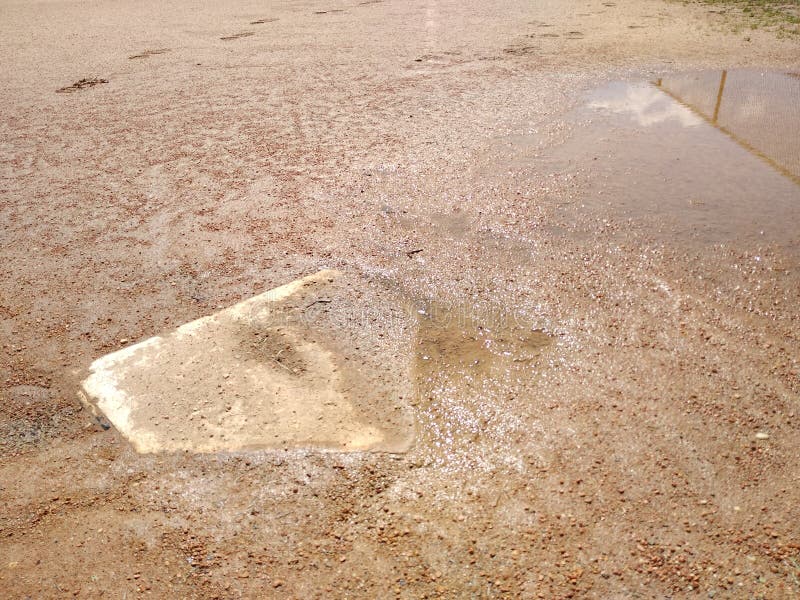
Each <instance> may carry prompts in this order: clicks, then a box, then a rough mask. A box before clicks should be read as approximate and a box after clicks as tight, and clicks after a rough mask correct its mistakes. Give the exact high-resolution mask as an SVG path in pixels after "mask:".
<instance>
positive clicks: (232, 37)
mask: <svg viewBox="0 0 800 600" xmlns="http://www.w3.org/2000/svg"><path fill="white" fill-rule="evenodd" d="M251 35H255V31H242V32H241V33H234V34H233V35H225V36H222V37H221V38H219V39H221V40H224V41H226V42H227V41H230V40H238V39H239V38H244V37H250V36H251Z"/></svg>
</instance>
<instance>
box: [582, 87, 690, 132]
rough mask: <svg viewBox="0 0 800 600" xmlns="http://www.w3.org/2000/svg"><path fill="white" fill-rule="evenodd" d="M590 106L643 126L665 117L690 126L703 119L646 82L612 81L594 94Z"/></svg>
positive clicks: (666, 119) (650, 124)
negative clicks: (622, 116) (625, 117)
mask: <svg viewBox="0 0 800 600" xmlns="http://www.w3.org/2000/svg"><path fill="white" fill-rule="evenodd" d="M589 108H593V109H599V110H605V111H609V112H612V113H616V114H624V115H628V116H630V117H631V118H632V119H633V120H634V121H635V122H636V123H638V124H639V125H641V126H642V127H650V126H652V125H656V124H658V123H664V122H668V121H672V122H675V123H679V124H680V125H683V126H684V127H692V126H695V125H699V124H700V123H702V122H703V120H702V119H701V118H700V117H698V116H697V115H696V114H694V113H693V112H692V111H691V110H690V109H688V108H687V107H685V106H682V105H681V104H678V103H676V102H675V101H674V100H672V99H671V98H670V97H669V96H666V95H664V94H663V93H661V92H660V91H659V90H658V89H656V88H654V87H653V86H652V85H650V84H649V83H645V82H642V83H633V84H632V83H626V82H618V83H613V84H611V85H609V86H607V87H605V88H603V89H602V90H599V91H597V92H596V93H595V94H594V96H593V98H592V100H591V101H590V102H589Z"/></svg>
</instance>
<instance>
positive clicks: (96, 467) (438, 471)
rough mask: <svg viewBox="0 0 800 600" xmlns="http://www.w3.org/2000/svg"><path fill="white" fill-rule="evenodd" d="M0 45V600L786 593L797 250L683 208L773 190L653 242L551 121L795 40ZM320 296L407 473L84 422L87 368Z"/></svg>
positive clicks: (381, 32)
mask: <svg viewBox="0 0 800 600" xmlns="http://www.w3.org/2000/svg"><path fill="white" fill-rule="evenodd" d="M0 12H1V13H2V19H0V33H2V36H0V39H1V40H2V42H0V43H1V44H2V46H3V50H4V51H3V52H2V53H0V68H2V72H3V74H4V77H3V81H2V82H0V94H2V104H1V105H0V106H2V109H1V110H0V115H2V120H1V123H2V125H1V127H2V145H0V165H2V167H0V168H1V169H2V170H1V171H0V193H1V194H2V203H1V204H0V217H1V218H2V223H3V228H2V233H1V234H0V235H1V237H0V252H2V260H0V317H1V319H0V336H1V337H0V340H1V341H2V347H3V352H2V353H0V382H2V408H0V449H1V451H2V458H0V503H1V504H2V506H3V507H4V508H3V510H2V511H1V512H0V528H2V531H1V532H0V533H2V536H1V537H0V539H2V542H0V589H2V591H3V596H5V597H14V598H17V597H20V598H24V597H32V598H43V597H64V596H68V595H76V596H79V597H90V598H94V597H112V598H125V597H139V596H146V595H150V596H153V597H178V596H180V597H202V598H208V597H220V598H236V597H265V596H266V597H276V598H309V597H319V598H327V597H364V598H372V597H394V596H397V597H406V598H421V597H444V598H455V597H528V598H537V597H538V598H563V597H598V598H631V597H633V598H635V597H639V598H653V597H715V598H792V597H797V595H798V594H800V539H798V528H797V523H798V520H799V519H800V514H799V513H800V511H799V510H798V506H800V493H798V487H797V483H798V478H799V477H800V467H798V463H797V460H796V450H797V448H798V446H799V445H800V433H798V428H797V413H798V393H799V392H800V365H799V364H798V356H800V341H799V339H800V338H799V336H800V321H799V320H798V289H800V288H799V287H798V283H800V282H798V272H799V271H798V266H800V264H799V262H798V253H797V237H796V234H794V233H793V231H792V230H791V228H790V227H782V228H779V230H778V231H776V232H775V233H774V235H761V234H760V228H755V229H754V228H753V227H752V226H751V225H752V223H751V222H750V221H748V220H747V219H741V218H738V217H737V218H736V219H732V220H729V221H726V220H725V211H724V210H720V209H719V208H718V207H719V202H720V201H721V200H720V197H719V195H718V194H717V195H715V192H714V191H713V190H715V189H716V186H719V185H720V181H725V180H726V177H727V178H729V179H727V180H728V181H729V180H730V178H734V180H735V177H737V176H740V173H741V169H742V168H746V169H748V170H752V173H753V177H755V178H756V179H757V180H758V181H760V182H764V185H766V186H767V187H766V188H764V191H763V192H760V191H759V189H755V190H752V189H749V188H748V189H744V191H742V188H741V186H730V187H729V188H726V194H725V195H727V196H730V197H731V198H732V199H734V200H735V201H736V205H737V206H744V207H747V206H757V205H758V197H757V195H758V194H763V196H764V202H765V203H768V202H769V201H770V199H771V198H772V197H773V196H775V195H776V194H777V195H778V196H779V206H780V210H779V211H776V212H775V215H776V217H775V219H772V220H771V221H768V223H772V222H775V221H783V222H784V223H785V222H791V219H795V222H796V217H797V208H794V206H793V205H792V204H791V198H792V194H793V193H795V194H797V191H796V189H795V188H792V187H791V185H790V183H791V182H788V180H785V181H784V180H780V181H782V183H778V181H779V180H778V179H775V177H780V176H779V175H778V174H776V173H772V172H770V171H764V169H769V166H768V165H767V164H765V163H764V162H763V161H759V159H758V158H754V157H749V158H747V157H745V156H743V155H738V154H735V152H734V151H733V150H730V152H729V153H727V154H724V156H725V157H726V159H727V158H728V157H733V158H735V159H736V161H739V162H736V163H735V164H736V165H737V169H736V170H733V169H730V170H728V171H726V170H725V169H724V167H725V161H721V163H713V162H712V163H710V164H711V167H713V168H709V169H708V178H707V179H706V180H702V179H701V180H700V182H701V183H700V184H699V187H698V191H697V194H696V195H695V194H692V198H685V201H686V205H687V207H688V208H687V210H686V211H684V210H681V209H680V204H679V202H680V196H681V194H680V193H679V192H680V190H682V189H684V187H683V186H684V183H682V180H681V182H679V181H678V177H677V176H675V180H674V181H670V180H669V179H667V181H666V182H664V181H662V183H661V185H658V184H657V182H656V181H654V180H653V179H652V177H649V176H648V174H653V173H655V174H656V175H657V174H658V173H659V172H660V171H659V170H658V169H652V168H651V169H648V168H643V169H639V170H636V164H637V162H640V163H641V164H642V165H644V166H645V167H648V166H652V165H653V164H656V165H659V164H661V163H659V161H658V160H656V159H652V158H649V157H648V158H647V160H641V161H639V159H638V157H637V155H636V154H633V153H631V152H630V146H629V145H628V144H627V143H626V141H627V140H629V139H631V138H630V136H632V135H633V134H630V136H629V137H626V136H625V135H623V136H619V135H617V134H619V132H620V130H621V128H622V125H621V123H620V122H619V121H615V120H614V118H612V117H602V116H597V115H595V116H588V115H587V113H586V112H585V111H586V103H587V102H591V101H592V99H595V100H596V98H597V97H598V96H597V94H598V92H597V91H596V90H603V89H607V87H605V86H608V85H609V83H608V82H609V81H620V80H625V81H634V82H641V81H649V80H651V79H652V78H654V77H655V76H657V75H661V74H665V73H666V74H668V73H670V72H677V71H685V70H687V69H694V68H703V69H706V68H708V69H720V68H728V67H736V66H751V67H756V68H764V67H774V68H776V69H778V70H781V71H786V70H789V71H793V72H797V70H798V66H799V65H798V62H797V56H798V43H797V41H793V40H775V39H772V38H769V37H767V36H765V35H763V34H761V33H759V32H752V33H751V32H747V34H746V35H743V34H730V33H727V32H725V31H724V30H723V29H722V28H721V25H720V23H719V22H717V21H715V20H713V19H715V18H716V17H715V16H714V15H709V13H707V12H706V11H705V10H704V9H701V8H694V7H686V6H682V5H679V4H672V3H663V2H650V1H638V0H635V1H632V2H625V3H613V2H605V3H602V2H596V1H589V2H567V3H565V2H543V3H536V4H531V3H528V2H507V3H502V4H500V5H498V4H495V3H481V2H433V1H429V2H408V3H407V2H396V1H394V0H391V1H390V0H386V1H384V2H368V3H358V2H349V3H326V2H286V3H280V4H278V5H276V6H273V7H269V8H267V7H265V6H264V5H263V4H261V3H255V2H232V3H231V2H229V3H218V4H217V5H214V6H200V5H195V4H191V3H187V2H178V3H172V4H170V5H169V6H167V7H164V6H162V5H161V4H156V3H143V2H135V3H134V2H125V3H114V4H111V3H97V4H93V5H78V4H74V3H68V2H54V3H50V4H44V5H30V4H28V3H23V2H4V3H3V5H2V8H0ZM99 80H106V82H101V81H99ZM637 85H638V83H637ZM65 88H66V89H65ZM57 90H63V91H62V92H61V93H58V92H57ZM600 93H602V92H600ZM603 119H606V120H605V121H604V120H603ZM597 123H600V125H599V126H601V129H596V128H595V126H596V125H597ZM603 123H606V125H607V127H606V125H603ZM602 127H606V129H603V128H602ZM623 129H624V128H623ZM615 132H616V133H615ZM623 133H624V131H623ZM673 133H674V131H673ZM709 135H711V134H709ZM598 136H599V137H598ZM679 137H680V139H684V140H690V136H688V134H686V136H685V137H681V136H679ZM581 140H587V141H586V142H585V143H583V142H581ZM616 140H619V141H616ZM601 142H602V143H603V144H604V146H603V148H604V154H600V155H599V156H598V157H594V156H588V154H587V153H586V145H587V144H594V143H601ZM637 143H641V140H638V142H637ZM687 143H688V142H687ZM714 143H715V144H716V143H717V142H716V141H715V142H714ZM719 143H720V144H721V143H723V142H719ZM726 147H727V146H726ZM665 148H666V150H665ZM714 148H717V146H714ZM706 150H707V149H706V147H705V146H701V147H699V148H692V147H685V153H681V156H682V157H686V158H688V157H691V156H700V157H705V156H706V155H707V152H706ZM655 151H656V152H663V153H664V154H665V156H666V155H667V154H668V152H671V151H673V150H670V149H669V146H663V145H656V146H655ZM620 157H622V160H628V161H630V163H631V164H630V167H631V170H630V171H628V172H625V173H623V174H622V178H621V176H620V172H619V165H620V162H621V160H620ZM595 158H597V159H598V160H597V161H595V160H594V159H595ZM751 159H752V160H751ZM615 161H616V162H615ZM747 161H750V162H747ZM595 162H597V163H598V164H597V165H595V164H594V163H595ZM662 166H663V165H662ZM665 172H666V175H667V176H669V175H670V174H672V173H673V171H671V170H669V169H666V171H665ZM677 173H679V174H681V175H680V177H684V174H685V173H686V172H685V171H682V170H678V171H677ZM701 176H702V173H699V174H698V173H696V172H695V173H692V177H695V178H697V177H701ZM624 177H632V178H636V179H637V183H636V188H635V189H640V190H641V195H642V201H643V204H644V205H645V206H655V207H658V206H660V205H659V203H658V198H659V194H660V193H661V190H667V189H670V183H672V184H674V185H673V187H674V188H675V189H677V190H678V192H677V193H675V194H673V195H672V196H670V197H669V198H668V199H669V202H667V203H666V204H665V205H664V206H666V207H667V208H668V209H667V210H662V211H660V212H659V211H658V210H654V211H645V210H637V211H625V210H621V208H620V206H625V204H621V203H620V202H616V201H615V200H616V199H620V198H621V199H624V200H625V202H626V203H629V204H628V205H630V203H632V202H633V201H634V199H635V197H634V196H635V195H634V194H632V193H631V192H630V188H631V186H625V185H624V183H625V179H624ZM609 178H610V179H609ZM615 178H616V179H615ZM703 182H704V183H703ZM679 183H680V185H678V184H679ZM792 185H793V184H792ZM782 186H783V187H782ZM793 190H794V191H793ZM623 192H624V193H623ZM797 196H800V194H797ZM703 202H706V204H705V206H708V203H709V202H711V204H712V206H713V207H716V209H712V210H709V211H708V212H706V211H703V210H700V209H698V208H697V207H698V206H700V207H702V206H703V204H702V203H703ZM769 206H773V205H772V204H770V205H769ZM691 210H695V211H697V210H700V214H701V217H702V216H703V215H704V216H705V218H700V217H698V218H697V219H693V218H692V216H691V214H690V212H687V211H691ZM692 214H694V213H692ZM737 214H738V213H737ZM757 217H759V214H754V219H753V222H757V221H759V219H758V218H757ZM761 220H762V221H763V219H761ZM709 224H710V225H709ZM709 227H711V234H709ZM712 234H713V235H712ZM320 268H336V269H339V270H341V271H343V272H346V273H352V274H355V276H357V277H359V278H362V279H364V280H365V281H366V282H367V283H366V284H365V286H364V291H363V294H362V295H361V296H360V297H359V296H358V295H357V294H354V296H353V299H352V301H351V302H349V303H343V306H341V307H337V306H333V305H331V306H328V305H326V306H325V307H323V308H324V310H323V311H321V312H320V314H321V315H323V320H324V319H327V321H326V323H325V326H326V327H330V328H334V329H335V328H336V327H337V326H341V323H345V324H347V326H348V327H349V330H351V331H359V332H361V333H360V335H362V336H363V341H364V344H365V347H370V346H369V344H377V345H379V346H380V347H381V348H383V349H385V350H387V351H389V352H391V353H392V354H393V355H394V356H395V357H396V359H395V360H396V362H395V361H387V362H388V363H389V364H386V365H383V366H384V367H385V369H386V370H387V371H386V372H387V373H389V375H387V377H397V376H398V374H399V373H405V372H407V373H410V379H411V381H410V382H409V384H410V385H411V386H412V387H413V388H414V393H413V394H412V395H411V397H410V398H405V400H407V401H408V405H409V406H410V407H411V409H412V410H413V412H414V417H415V420H416V440H415V443H414V446H413V448H412V449H411V450H410V451H409V452H408V453H406V454H402V455H392V454H370V453H367V454H359V453H350V454H340V453H318V452H312V451H302V450H288V451H270V452H259V453H244V454H233V455H228V454H226V455H212V456H207V455H187V454H165V455H138V454H136V453H134V452H133V450H132V449H131V447H130V446H129V444H128V443H127V442H126V441H125V440H124V439H123V438H122V437H121V436H119V434H118V433H117V432H115V431H114V430H113V429H110V430H107V431H106V430H103V429H102V428H101V427H99V426H98V425H97V424H96V423H95V422H94V421H93V420H92V419H91V418H90V415H89V414H88V413H87V412H86V411H84V410H83V409H82V408H81V406H80V403H79V402H78V400H77V397H76V391H77V389H78V382H79V381H80V379H81V377H82V375H84V374H85V369H86V368H87V367H88V365H89V364H90V363H91V362H92V360H94V359H95V358H97V357H98V356H101V355H103V354H105V353H107V352H110V351H112V350H115V349H117V348H119V347H121V346H124V345H126V344H128V343H130V342H132V341H137V340H140V339H144V338H146V337H149V336H152V335H156V334H158V333H160V332H162V331H163V330H165V329H169V328H172V327H175V326H178V325H180V324H182V323H185V322H187V321H190V320H192V319H195V318H198V317H200V316H203V315H207V314H210V313H212V312H214V311H216V310H217V309H218V308H221V307H224V306H227V305H230V304H232V303H234V302H236V301H239V300H242V299H244V298H247V297H249V296H252V295H254V294H256V293H259V292H262V291H264V290H266V289H270V288H272V287H275V286H277V285H280V284H282V283H285V282H287V281H290V280H293V279H296V278H297V277H300V276H303V275H307V274H309V273H312V272H314V271H316V270H318V269H320ZM398 293H400V294H402V295H403V297H405V298H408V299H409V303H408V306H411V307H414V310H413V311H412V312H408V311H406V312H405V317H398V318H397V321H396V322H395V321H392V322H388V321H385V320H381V319H382V317H381V316H380V315H382V314H384V313H383V312H382V311H370V306H372V305H373V304H375V305H377V304H379V303H381V302H383V301H384V300H385V298H384V296H385V295H389V296H390V297H392V298H394V297H396V295H397V294H398ZM358 300H363V302H361V304H359V303H358ZM326 311H327V312H326ZM419 311H422V312H419ZM431 315H434V316H433V317H431ZM452 315H457V317H458V318H457V319H456V320H455V325H454V324H453V323H454V321H453V319H452ZM412 317H413V318H412ZM371 322H372V323H373V325H370V323H371ZM354 323H356V324H358V326H354V325H353V324H354ZM337 324H338V325H337ZM376 331H379V332H383V333H385V337H386V339H385V340H383V341H376V340H375V338H374V335H375V332H376ZM369 375H370V376H377V375H375V374H374V373H371V374H369Z"/></svg>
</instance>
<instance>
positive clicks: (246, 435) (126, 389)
mask: <svg viewBox="0 0 800 600" xmlns="http://www.w3.org/2000/svg"><path fill="white" fill-rule="evenodd" d="M340 278H341V273H339V272H337V271H331V270H325V271H320V272H318V273H315V274H314V275H310V276H308V277H305V278H303V279H298V280H296V281H293V282H291V283H289V284H287V285H284V286H281V287H279V288H276V289H274V290H270V291H268V292H265V293H263V294H260V295H258V296H255V297H253V298H250V299H248V300H245V301H243V302H240V303H239V304H236V305H234V306H232V307H230V308H227V309H225V310H222V311H220V312H218V313H215V314H213V315H210V316H207V317H203V318H201V319H198V320H196V321H192V322H190V323H186V324H185V325H182V326H181V327H178V328H177V329H176V330H174V331H172V332H170V333H166V334H164V335H160V336H156V337H152V338H150V339H147V340H145V341H143V342H140V343H138V344H135V345H133V346H129V347H127V348H124V349H122V350H119V351H117V352H114V353H112V354H108V355H106V356H104V357H102V358H99V359H97V360H96V361H94V363H92V365H91V367H90V368H89V376H88V377H87V378H86V379H85V380H84V381H83V384H82V392H81V395H82V400H84V402H85V403H87V404H88V405H89V406H96V407H97V409H99V410H100V411H101V412H102V413H103V414H105V416H106V417H107V418H108V420H109V421H110V422H111V423H113V425H114V426H115V427H116V428H117V429H118V430H119V431H120V432H121V433H122V434H123V435H124V436H125V437H126V438H127V439H128V440H130V442H131V443H132V444H133V446H134V448H135V449H136V450H137V451H138V452H143V453H144V452H174V451H191V452H223V451H241V450H256V449H269V448H276V449H277V448H280V449H289V448H315V449H323V450H336V451H383V452H403V451H405V450H407V449H408V447H409V445H410V443H411V441H412V438H413V421H412V419H411V417H410V415H409V412H408V407H407V405H406V404H405V403H404V402H403V400H402V398H403V397H404V396H405V395H406V394H408V393H409V392H408V390H405V389H403V387H402V386H403V384H402V383H400V382H402V381H407V380H408V378H407V377H403V376H402V373H399V376H398V373H394V374H393V375H391V374H390V375H386V374H381V373H380V369H379V368H376V364H377V363H373V364H372V365H370V364H367V363H368V362H369V361H375V360H376V359H377V360H380V358H381V357H380V356H377V355H378V354H380V349H375V348H370V347H369V343H365V344H358V343H357V342H353V341H352V340H350V339H348V334H347V331H345V332H344V333H342V334H341V335H338V338H340V339H337V334H336V332H335V331H315V330H314V327H312V326H311V325H310V324H309V322H308V321H309V319H308V318H304V317H305V316H306V314H307V313H308V312H309V310H310V307H311V308H317V309H318V308H319V307H324V310H326V311H327V310H329V309H328V308H327V307H328V306H330V305H331V303H334V305H335V304H336V302H339V301H340V303H341V305H342V306H343V307H345V308H347V302H353V300H352V296H353V294H352V293H351V292H352V290H349V289H348V288H347V287H343V286H339V288H338V291H337V288H336V285H335V282H338V280H339V279H340ZM321 293H325V294H327V296H326V297H325V298H324V299H320V294H321ZM348 310H349V309H348ZM345 329H346V328H345ZM353 335H356V334H353ZM357 335H361V336H362V337H363V336H364V333H363V331H362V332H361V333H358V334H357ZM383 337H384V336H381V338H383ZM376 339H377V338H376ZM361 346H366V350H368V351H369V354H371V356H362V355H359V351H361V352H362V354H364V349H362V348H361ZM394 362H395V363H396V362H397V361H394ZM406 397H407V396H406Z"/></svg>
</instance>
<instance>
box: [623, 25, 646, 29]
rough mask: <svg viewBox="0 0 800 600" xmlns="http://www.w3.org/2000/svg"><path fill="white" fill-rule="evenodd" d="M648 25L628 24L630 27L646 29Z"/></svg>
mask: <svg viewBox="0 0 800 600" xmlns="http://www.w3.org/2000/svg"><path fill="white" fill-rule="evenodd" d="M646 27H647V25H628V29H645V28H646Z"/></svg>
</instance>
